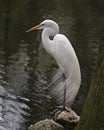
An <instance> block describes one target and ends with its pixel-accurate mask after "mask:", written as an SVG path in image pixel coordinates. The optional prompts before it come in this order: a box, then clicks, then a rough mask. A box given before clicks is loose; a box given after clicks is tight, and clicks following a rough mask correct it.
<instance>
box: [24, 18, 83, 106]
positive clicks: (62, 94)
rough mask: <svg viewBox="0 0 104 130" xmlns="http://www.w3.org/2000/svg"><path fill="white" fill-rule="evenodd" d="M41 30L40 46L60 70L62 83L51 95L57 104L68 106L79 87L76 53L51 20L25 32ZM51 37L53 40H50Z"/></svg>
mask: <svg viewBox="0 0 104 130" xmlns="http://www.w3.org/2000/svg"><path fill="white" fill-rule="evenodd" d="M36 29H42V30H43V31H42V35H41V38H42V44H43V47H44V48H45V50H46V51H47V52H48V53H49V54H50V55H52V56H53V57H54V58H55V60H56V62H57V64H58V65H59V68H60V69H61V72H62V76H63V82H61V83H59V85H57V87H56V86H55V87H54V89H53V91H52V92H53V95H54V97H56V100H57V102H58V104H61V105H62V104H63V109H64V108H65V105H67V106H70V105H71V104H72V103H73V101H74V99H75V97H76V95H77V93H78V90H79V87H80V83H81V73H80V67H79V62H78V58H77V56H76V53H75V51H74V49H73V47H72V45H71V43H70V41H69V40H68V39H67V37H66V36H64V35H63V34H59V26H58V24H57V23H56V22H54V21H53V20H44V21H43V22H41V23H40V24H38V25H37V26H34V27H32V28H30V29H29V30H27V31H26V32H30V31H33V30H36ZM50 36H53V39H50Z"/></svg>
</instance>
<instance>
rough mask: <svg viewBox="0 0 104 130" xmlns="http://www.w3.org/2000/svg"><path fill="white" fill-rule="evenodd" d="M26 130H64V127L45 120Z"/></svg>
mask: <svg viewBox="0 0 104 130" xmlns="http://www.w3.org/2000/svg"><path fill="white" fill-rule="evenodd" d="M28 130H65V129H64V127H63V126H62V125H60V124H58V123H56V122H55V121H53V120H50V119H45V120H42V121H39V122H37V123H36V124H34V125H31V126H30V127H29V128H28Z"/></svg>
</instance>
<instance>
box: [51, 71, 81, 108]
mask: <svg viewBox="0 0 104 130" xmlns="http://www.w3.org/2000/svg"><path fill="white" fill-rule="evenodd" d="M62 74H63V72H62V71H61V70H59V71H58V73H57V74H56V75H55V76H54V77H53V80H52V81H54V82H53V84H52V86H51V85H50V94H51V96H52V97H53V98H54V99H55V101H56V102H57V105H63V102H64V89H65V88H64V87H65V85H66V96H65V104H66V105H67V106H70V105H71V104H72V103H73V101H74V99H75V97H76V95H77V93H78V90H79V86H77V84H76V83H75V81H73V80H71V78H70V77H69V76H67V75H66V77H67V78H66V80H65V81H63V77H62Z"/></svg>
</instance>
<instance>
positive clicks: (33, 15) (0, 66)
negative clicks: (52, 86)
mask: <svg viewBox="0 0 104 130" xmlns="http://www.w3.org/2000/svg"><path fill="white" fill-rule="evenodd" d="M103 4H104V2H103V1H96V2H95V1H93V0H92V1H89V0H84V1H72V0H61V1H59V0H53V1H48V0H44V1H40V0H38V1H36V0H22V1H21V2H20V1H16V0H14V1H2V2H1V1H0V16H1V20H0V85H1V87H0V117H1V118H0V128H1V129H2V130H3V129H6V130H9V129H10V130H12V129H13V130H15V129H18V130H19V129H22V130H23V129H24V130H25V129H26V127H27V125H28V124H29V123H30V122H32V121H37V120H40V119H44V118H46V117H50V116H51V114H50V112H51V108H52V107H53V102H52V99H51V98H50V95H49V93H48V90H47V85H48V84H49V83H50V81H51V78H52V76H53V75H54V73H55V71H56V70H57V64H56V62H55V61H54V60H53V58H52V57H50V56H49V55H48V54H47V53H46V52H45V51H44V49H43V47H42V44H41V41H40V34H41V32H37V31H36V32H31V33H29V34H26V33H25V31H26V30H27V29H28V28H30V27H31V26H33V25H36V24H37V23H40V22H41V21H42V20H44V19H47V18H50V19H53V20H55V21H56V22H57V23H58V24H59V26H60V32H61V33H63V34H65V35H66V36H67V37H68V38H69V39H70V41H71V43H72V45H73V47H74V48H75V51H76V53H77V55H78V58H79V62H80V65H81V72H82V85H81V88H80V91H79V94H78V96H77V99H76V101H75V103H74V104H73V108H74V109H75V110H76V111H77V112H78V113H79V114H80V112H81V110H82V106H83V104H84V102H85V98H86V96H87V93H88V89H89V83H90V80H91V75H92V72H93V70H94V67H95V64H96V59H97V53H98V47H99V44H100V42H101V39H102V38H103V34H104V33H103V29H104V16H103V12H104V9H103ZM99 23H100V24H99ZM9 115H10V116H11V118H9ZM14 117H16V120H14ZM27 122H28V123H27ZM26 124H27V125H26Z"/></svg>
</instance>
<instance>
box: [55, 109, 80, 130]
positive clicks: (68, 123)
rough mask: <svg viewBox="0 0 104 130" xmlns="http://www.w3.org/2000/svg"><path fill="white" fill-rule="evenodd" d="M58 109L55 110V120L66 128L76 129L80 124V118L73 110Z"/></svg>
mask: <svg viewBox="0 0 104 130" xmlns="http://www.w3.org/2000/svg"><path fill="white" fill-rule="evenodd" d="M61 108H62V107H60V108H57V109H55V110H54V120H55V121H56V122H58V123H60V124H61V125H63V126H64V127H65V128H74V127H75V126H76V124H77V123H78V121H79V119H80V116H78V115H77V114H76V113H75V112H74V111H73V110H72V109H71V108H67V107H65V110H62V109H61Z"/></svg>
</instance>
